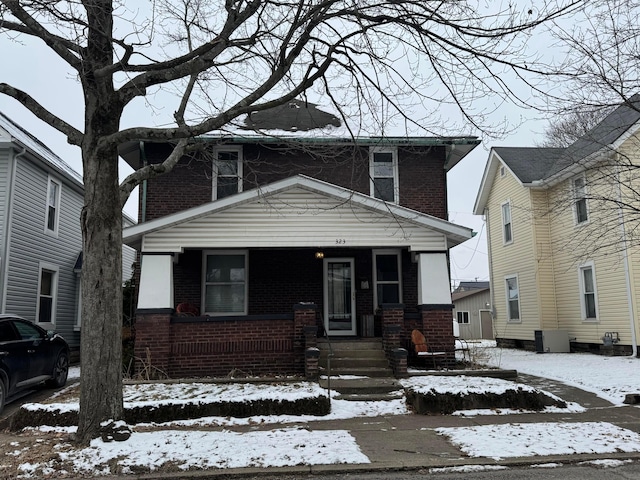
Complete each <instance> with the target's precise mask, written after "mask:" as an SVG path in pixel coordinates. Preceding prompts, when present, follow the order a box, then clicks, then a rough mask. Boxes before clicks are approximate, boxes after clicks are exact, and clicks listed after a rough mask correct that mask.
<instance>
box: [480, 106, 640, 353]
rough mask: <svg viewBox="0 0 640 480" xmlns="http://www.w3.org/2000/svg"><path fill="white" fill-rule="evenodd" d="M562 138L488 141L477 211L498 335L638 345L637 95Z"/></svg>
mask: <svg viewBox="0 0 640 480" xmlns="http://www.w3.org/2000/svg"><path fill="white" fill-rule="evenodd" d="M630 102H631V105H629V104H623V105H621V106H619V107H618V108H617V109H616V110H614V111H613V112H612V113H611V114H609V115H608V116H607V117H606V118H605V119H604V120H603V121H602V122H600V123H599V124H598V125H597V126H596V127H594V128H593V129H592V130H591V131H590V132H589V133H588V134H587V135H585V136H584V137H582V138H580V139H579V140H577V141H576V142H575V143H573V144H572V145H570V146H569V147H567V148H521V147H515V148H511V147H494V148H492V149H491V152H490V154H489V160H488V162H487V166H486V168H485V171H484V175H483V178H482V183H481V186H480V191H479V192H478V197H477V199H476V203H475V207H474V213H475V214H476V215H484V216H485V221H486V228H487V238H488V246H489V265H490V275H491V278H490V281H491V287H492V288H491V296H492V299H491V303H492V307H491V308H492V312H493V315H494V332H495V336H496V340H497V342H498V345H505V346H516V347H524V348H534V349H535V350H537V351H557V352H562V351H569V348H570V349H571V351H592V352H602V353H614V354H632V355H634V356H637V355H638V352H637V339H638V337H639V336H640V322H639V320H638V317H639V315H640V136H639V134H640V131H639V130H640V96H639V95H636V96H634V97H632V98H631V99H630Z"/></svg>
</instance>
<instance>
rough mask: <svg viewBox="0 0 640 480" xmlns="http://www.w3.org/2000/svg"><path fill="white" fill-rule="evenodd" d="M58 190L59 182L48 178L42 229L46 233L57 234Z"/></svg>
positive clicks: (59, 188)
mask: <svg viewBox="0 0 640 480" xmlns="http://www.w3.org/2000/svg"><path fill="white" fill-rule="evenodd" d="M60 191H61V187H60V183H59V182H57V181H55V180H53V179H52V178H49V185H48V187H47V211H46V214H45V229H44V230H45V232H46V233H49V234H53V235H57V234H58V223H59V220H60Z"/></svg>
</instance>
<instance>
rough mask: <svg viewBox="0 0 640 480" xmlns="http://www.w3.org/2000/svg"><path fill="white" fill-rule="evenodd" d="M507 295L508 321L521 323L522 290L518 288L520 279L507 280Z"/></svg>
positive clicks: (511, 278) (510, 278)
mask: <svg viewBox="0 0 640 480" xmlns="http://www.w3.org/2000/svg"><path fill="white" fill-rule="evenodd" d="M505 286H506V293H507V321H509V322H519V321H520V289H519V287H518V277H507V278H506V279H505Z"/></svg>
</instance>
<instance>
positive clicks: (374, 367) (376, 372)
mask: <svg viewBox="0 0 640 480" xmlns="http://www.w3.org/2000/svg"><path fill="white" fill-rule="evenodd" d="M330 342H331V347H329V341H327V340H326V339H319V340H318V348H319V349H320V359H319V364H320V367H321V372H322V373H324V374H326V373H327V366H328V356H329V353H330V350H331V351H332V352H333V356H332V357H331V372H330V373H331V375H332V376H336V375H361V376H368V377H392V376H393V372H392V370H391V368H390V367H389V362H388V360H387V358H386V356H385V353H384V350H383V349H382V339H380V338H347V339H344V338H339V339H331V340H330Z"/></svg>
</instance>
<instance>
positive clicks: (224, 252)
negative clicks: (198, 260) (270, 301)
mask: <svg viewBox="0 0 640 480" xmlns="http://www.w3.org/2000/svg"><path fill="white" fill-rule="evenodd" d="M208 255H243V256H244V306H243V310H242V312H207V311H206V309H205V307H206V304H207V299H206V292H207V256H208ZM201 284H202V287H201V288H202V292H201V293H202V301H201V305H200V311H201V312H202V315H209V316H211V317H234V316H241V315H247V314H248V313H247V312H248V309H249V251H248V250H246V249H238V250H203V251H202V282H201Z"/></svg>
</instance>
